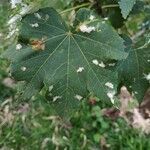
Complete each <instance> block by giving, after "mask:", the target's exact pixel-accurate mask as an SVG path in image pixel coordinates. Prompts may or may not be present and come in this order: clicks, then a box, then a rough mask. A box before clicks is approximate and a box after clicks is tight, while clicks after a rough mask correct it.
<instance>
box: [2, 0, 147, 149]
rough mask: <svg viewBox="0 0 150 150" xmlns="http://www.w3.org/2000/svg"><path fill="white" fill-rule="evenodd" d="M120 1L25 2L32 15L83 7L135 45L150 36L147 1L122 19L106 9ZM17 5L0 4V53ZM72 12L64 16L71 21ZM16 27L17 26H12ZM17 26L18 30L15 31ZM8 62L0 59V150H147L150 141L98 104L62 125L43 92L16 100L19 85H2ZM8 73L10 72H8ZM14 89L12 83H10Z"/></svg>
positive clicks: (85, 107) (6, 42)
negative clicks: (103, 111) (50, 9)
mask: <svg viewBox="0 0 150 150" xmlns="http://www.w3.org/2000/svg"><path fill="white" fill-rule="evenodd" d="M117 2H118V0H111V1H110V0H23V3H24V4H26V5H29V6H32V10H31V11H35V10H37V9H39V8H42V7H54V8H55V9H57V10H58V11H59V12H61V11H63V10H65V9H68V8H71V7H76V6H78V5H82V4H85V3H86V4H87V6H86V7H89V8H91V9H94V10H95V11H96V12H97V13H98V14H99V15H100V16H101V17H103V18H107V17H108V20H109V22H110V24H112V26H113V27H114V28H115V29H116V30H117V31H118V33H119V34H127V35H128V36H129V37H131V39H132V40H133V41H138V40H139V39H141V38H142V37H144V36H145V35H146V34H147V33H149V31H150V1H149V0H138V2H137V3H136V5H135V6H134V8H133V10H132V12H131V13H130V16H129V17H128V18H127V19H126V20H125V19H123V18H122V15H121V11H120V9H119V8H118V7H114V8H105V7H104V6H106V5H110V4H117ZM20 8H21V6H20V4H18V5H17V7H16V8H15V9H11V4H10V2H9V1H7V0H1V1H0V53H2V52H3V51H4V50H5V49H6V48H7V47H8V46H9V45H11V44H12V42H15V41H16V38H17V33H14V34H12V36H10V37H9V38H6V37H7V35H8V34H9V32H11V30H10V25H9V24H8V22H9V20H10V19H11V18H12V17H13V16H15V15H16V14H18V12H19V10H20ZM70 13H71V11H69V12H67V13H65V14H62V16H63V17H64V18H68V16H70ZM15 23H16V22H15ZM19 23H20V22H19V21H18V24H17V27H18V28H19ZM8 65H9V63H8V62H7V61H6V60H2V59H0V149H1V150H10V149H11V150H13V149H14V150H30V149H32V150H42V149H43V150H53V149H56V150H59V149H60V150H61V149H64V150H82V149H84V150H99V149H102V150H105V149H110V150H116V149H118V150H148V149H149V148H150V140H149V139H150V136H149V135H145V134H143V133H139V131H137V130H135V129H133V128H131V126H130V125H127V123H126V122H125V121H124V120H123V119H120V118H118V119H117V120H115V121H112V120H111V119H109V118H106V117H103V116H102V114H101V109H102V108H105V107H108V106H107V105H106V104H101V102H99V101H96V103H95V104H94V105H93V104H90V103H89V101H88V100H86V101H83V103H82V105H81V106H80V108H79V110H78V111H77V112H76V113H75V114H74V116H73V117H72V118H71V119H70V120H69V121H66V122H62V120H61V119H60V118H58V117H57V116H52V115H51V112H52V111H53V110H52V109H51V107H50V105H49V103H48V102H47V101H46V100H45V99H43V97H42V93H39V94H38V95H37V96H36V97H33V98H32V99H31V100H30V101H29V102H22V101H18V100H17V97H18V95H17V94H15V93H16V89H17V88H19V87H17V86H13V87H11V86H8V85H7V84H6V83H5V84H4V79H6V78H9V68H8ZM7 68H8V69H7ZM13 84H14V85H15V83H13Z"/></svg>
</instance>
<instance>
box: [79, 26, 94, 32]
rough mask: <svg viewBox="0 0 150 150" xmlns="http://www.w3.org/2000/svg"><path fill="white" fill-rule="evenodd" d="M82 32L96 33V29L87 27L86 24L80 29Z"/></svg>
mask: <svg viewBox="0 0 150 150" xmlns="http://www.w3.org/2000/svg"><path fill="white" fill-rule="evenodd" d="M79 29H80V31H81V32H84V33H85V32H86V33H90V32H92V31H95V27H91V26H89V27H88V26H86V25H85V24H82V25H81V26H80V27H79Z"/></svg>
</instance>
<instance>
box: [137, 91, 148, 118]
mask: <svg viewBox="0 0 150 150" xmlns="http://www.w3.org/2000/svg"><path fill="white" fill-rule="evenodd" d="M139 109H140V113H142V115H143V116H144V118H146V119H147V118H150V89H149V90H147V92H146V94H145V96H144V99H143V102H142V103H141V104H140V107H139Z"/></svg>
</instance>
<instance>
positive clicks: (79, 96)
mask: <svg viewBox="0 0 150 150" xmlns="http://www.w3.org/2000/svg"><path fill="white" fill-rule="evenodd" d="M75 98H76V99H77V100H79V101H80V100H81V99H82V98H83V97H82V96H81V95H78V94H77V95H75Z"/></svg>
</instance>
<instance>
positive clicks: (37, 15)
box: [34, 13, 42, 19]
mask: <svg viewBox="0 0 150 150" xmlns="http://www.w3.org/2000/svg"><path fill="white" fill-rule="evenodd" d="M34 15H35V17H36V18H38V19H41V18H42V17H41V16H40V14H38V13H34Z"/></svg>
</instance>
